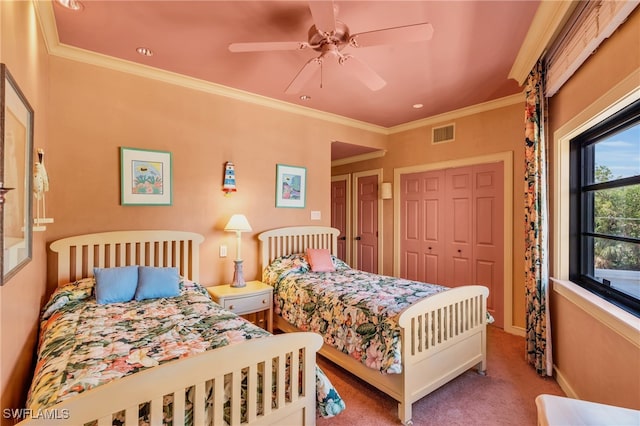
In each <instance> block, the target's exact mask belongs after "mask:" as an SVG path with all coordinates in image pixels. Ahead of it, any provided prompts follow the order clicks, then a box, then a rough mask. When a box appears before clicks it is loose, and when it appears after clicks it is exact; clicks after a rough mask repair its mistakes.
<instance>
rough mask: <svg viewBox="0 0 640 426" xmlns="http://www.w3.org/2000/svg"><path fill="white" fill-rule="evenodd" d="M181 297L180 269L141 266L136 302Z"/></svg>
mask: <svg viewBox="0 0 640 426" xmlns="http://www.w3.org/2000/svg"><path fill="white" fill-rule="evenodd" d="M179 295H180V275H179V274H178V268H174V267H154V266H140V267H139V268H138V288H137V289H136V292H135V297H134V298H135V299H136V300H145V299H158V298H160V297H176V296H179Z"/></svg>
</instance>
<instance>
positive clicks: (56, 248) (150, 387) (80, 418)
mask: <svg viewBox="0 0 640 426" xmlns="http://www.w3.org/2000/svg"><path fill="white" fill-rule="evenodd" d="M337 235H338V231H337V230H336V229H333V228H327V227H309V226H303V227H287V228H281V229H275V230H271V231H267V232H263V233H262V234H260V235H259V240H260V242H261V261H262V268H263V269H265V268H267V267H269V268H273V265H274V264H277V263H278V261H280V260H278V259H282V258H283V257H284V258H286V259H289V258H290V257H291V256H293V258H294V259H296V260H295V261H296V262H297V261H300V262H301V264H302V263H304V262H305V260H304V259H303V258H300V259H297V258H296V256H299V255H300V254H302V253H304V252H305V251H306V250H307V249H310V248H311V249H327V250H329V251H330V252H331V253H332V254H334V255H335V253H336V248H337ZM202 241H203V237H202V236H200V235H198V234H194V233H189V232H180V231H122V232H105V233H98V234H89V235H81V236H77V237H70V238H65V239H62V240H59V241H56V242H54V243H52V244H51V250H52V251H53V252H54V253H56V254H57V258H58V262H57V277H58V284H59V286H61V287H60V288H59V290H60V291H57V293H56V294H55V295H56V297H57V299H55V300H54V301H53V302H50V303H49V304H48V305H47V307H46V308H45V313H50V314H49V315H50V316H49V317H47V316H43V321H42V323H41V327H48V325H49V324H48V323H49V322H51V321H52V317H58V316H63V315H67V314H69V312H66V311H65V309H67V307H66V306H65V305H67V304H71V305H73V304H74V303H77V304H78V305H79V306H83V305H82V303H85V301H84V300H81V301H80V302H79V301H78V300H80V299H83V298H87V297H88V295H89V294H91V288H90V287H87V286H90V285H93V281H91V278H89V281H87V277H92V275H93V268H94V267H113V266H126V265H146V266H150V267H176V268H177V269H178V270H179V273H180V276H182V277H184V278H185V280H184V282H181V286H182V287H181V289H182V291H183V293H185V294H186V293H190V294H189V295H188V297H194V298H195V299H193V300H192V299H188V300H184V301H181V300H182V299H180V298H182V297H187V296H185V295H184V294H183V295H181V296H180V298H176V300H178V301H179V302H180V303H182V304H183V305H184V306H187V307H188V308H187V310H189V309H191V308H193V307H199V308H198V309H207V310H208V309H218V308H211V307H210V306H209V305H210V303H209V301H205V300H203V299H202V297H207V298H208V296H206V291H204V293H205V295H201V294H200V293H203V291H202V288H201V287H199V286H197V285H193V282H194V281H195V282H197V280H198V269H199V251H198V247H199V244H200V243H201V242H202ZM343 266H344V268H343ZM343 266H341V267H340V268H339V269H344V272H345V273H347V274H357V273H358V271H355V272H354V271H352V270H350V268H348V267H346V265H343ZM269 268H267V269H265V270H271V269H269ZM272 272H273V271H272ZM287 274H288V272H287ZM272 275H273V274H272ZM294 275H295V274H293V275H292V276H294ZM325 276H326V277H330V276H331V274H330V273H327V274H322V277H325ZM358 276H359V275H356V277H358ZM314 277H315V278H316V282H315V283H316V285H320V286H321V287H322V288H324V286H327V285H330V283H329V284H326V285H325V284H322V283H321V282H320V281H319V278H318V277H319V276H318V275H316V276H314ZM383 278H384V279H385V280H391V278H390V277H383ZM400 281H402V280H400ZM67 283H72V284H67ZM390 283H391V281H385V283H384V284H385V285H386V284H389V285H391V284H390ZM405 284H406V283H405ZM418 284H420V285H423V284H422V283H418ZM418 284H416V283H411V286H416V285H418ZM273 285H274V287H276V292H275V293H274V294H275V299H276V305H277V303H278V302H277V301H278V300H280V301H281V302H283V301H284V297H285V296H284V295H283V296H280V297H279V296H278V291H277V289H278V286H279V285H280V284H277V283H274V284H273ZM394 285H395V284H394ZM400 285H403V283H402V282H401V283H400ZM83 286H84V287H83ZM85 287H87V288H85ZM62 290H64V291H62ZM443 290H444V289H442V288H440V289H436V294H433V295H430V296H429V297H426V298H422V299H421V300H419V301H417V302H415V303H412V304H411V305H410V306H408V307H404V308H403V309H402V311H401V312H400V313H399V314H398V315H396V316H394V318H393V321H397V326H398V327H399V332H398V333H397V336H395V339H396V340H399V342H400V345H399V346H398V348H397V351H398V354H399V357H398V359H399V360H401V361H397V363H396V364H394V365H392V367H391V370H393V369H396V370H398V371H397V373H398V374H383V373H381V370H380V369H374V368H370V366H367V365H365V364H363V363H362V362H360V361H358V360H356V359H354V358H353V357H351V356H350V355H349V354H347V353H345V352H348V351H346V350H338V349H335V348H333V347H332V346H330V345H328V344H326V343H324V344H323V337H324V340H325V342H326V341H328V340H331V339H330V338H329V337H328V334H323V330H324V329H322V330H314V329H313V328H314V326H313V325H310V326H306V325H305V326H304V327H302V328H304V329H306V330H309V331H318V332H309V331H307V332H300V330H301V329H300V328H298V327H296V326H294V325H292V324H290V323H289V322H287V321H286V320H285V319H284V318H283V317H282V316H280V315H278V316H276V319H275V324H276V327H277V328H279V329H281V330H282V331H285V332H291V333H285V334H280V335H266V336H262V335H261V334H260V333H262V330H261V329H258V328H257V327H256V329H251V328H246V327H247V325H246V324H242V327H245V328H243V329H242V333H241V334H242V335H243V336H244V337H243V338H242V339H241V340H242V341H241V342H237V341H232V340H234V338H233V337H232V338H229V336H237V335H238V333H239V332H238V331H237V330H235V329H228V328H225V327H227V325H228V323H229V322H234V321H236V318H234V317H230V316H228V313H227V314H225V313H224V312H223V313H221V314H220V313H218V312H217V311H216V312H217V313H216V316H215V318H217V317H218V316H220V315H221V318H222V319H221V321H222V322H220V323H218V322H213V319H212V318H214V315H212V314H211V317H209V315H210V314H209V311H206V312H207V314H206V321H212V322H206V324H208V325H207V326H206V327H200V328H202V329H203V330H202V332H203V333H204V334H206V333H207V332H208V330H209V329H210V328H220V330H222V331H223V333H222V335H223V336H225V338H227V340H228V341H226V340H225V341H224V342H223V343H220V344H219V345H217V346H213V345H212V347H215V349H213V350H206V351H203V352H202V353H197V354H193V353H190V354H189V356H186V355H185V354H183V353H178V355H177V356H176V358H177V359H174V360H171V359H169V358H162V359H166V361H167V362H160V363H159V365H157V366H153V368H143V366H144V367H146V366H152V365H147V364H145V360H147V361H148V360H149V359H150V358H148V357H147V356H146V354H147V352H144V351H146V350H147V349H144V350H143V351H133V352H132V353H136V356H135V357H134V358H135V359H134V360H133V361H131V360H130V358H131V356H129V357H128V358H127V357H125V358H126V362H125V361H122V360H121V359H117V360H115V361H113V360H111V361H113V362H111V361H110V364H108V368H113V369H114V371H115V370H117V371H118V373H119V372H120V371H119V370H122V369H124V370H127V371H129V370H132V369H133V367H132V365H133V366H135V369H136V372H135V374H128V375H126V376H124V377H118V378H117V380H111V381H109V382H108V383H105V384H100V386H95V387H93V388H91V389H89V388H90V387H92V386H87V389H86V390H85V391H80V392H78V391H77V389H76V388H77V387H78V386H80V387H82V386H85V384H84V383H80V385H74V383H73V382H70V383H67V385H68V387H69V390H68V392H67V393H66V394H65V395H62V396H60V395H57V394H55V391H54V390H52V389H53V388H54V387H56V386H61V385H63V384H64V383H62V384H60V383H55V384H54V383H50V382H53V381H54V379H55V378H57V377H59V376H60V375H61V373H60V371H58V370H56V368H57V362H58V361H55V360H54V361H52V362H51V363H50V364H46V363H45V362H44V361H42V360H39V364H38V366H37V367H36V373H35V376H36V377H37V378H39V379H40V383H44V384H38V385H36V384H34V385H32V391H31V392H30V397H31V398H32V400H34V401H36V402H33V401H32V403H33V405H32V412H31V417H32V418H28V419H25V420H24V421H23V423H21V424H25V425H40V424H41V425H55V424H92V425H93V424H98V425H112V424H118V425H120V424H122V425H133V424H138V422H139V421H144V422H147V423H148V424H154V425H156V424H158V425H159V424H163V422H165V421H166V420H167V418H169V419H170V420H171V421H172V423H173V425H182V424H194V425H200V424H214V425H222V424H231V425H241V424H252V425H253V424H256V425H263V424H265V425H266V424H273V425H283V424H287V425H312V424H315V419H316V417H315V416H316V403H317V401H316V366H315V356H316V352H317V351H318V350H320V353H321V354H322V355H324V356H325V357H326V358H328V359H330V360H332V361H333V362H335V363H337V364H338V365H340V366H342V367H344V368H345V369H346V370H348V371H350V372H352V373H354V374H355V375H357V376H358V377H360V378H362V379H363V380H365V381H367V382H368V383H370V384H372V385H373V386H375V387H377V388H378V389H380V390H381V391H383V392H385V393H386V394H388V395H390V396H391V397H392V398H394V399H395V400H396V401H398V417H399V419H400V421H402V422H403V423H404V424H411V423H412V421H411V409H412V404H413V403H414V402H415V401H417V400H418V399H420V398H422V397H424V396H425V395H427V394H429V393H430V392H432V391H433V390H435V389H437V388H438V387H440V386H442V385H443V384H445V383H447V382H448V381H450V380H451V379H453V378H455V377H457V376H458V375H460V374H462V373H463V372H465V371H466V370H468V369H470V368H472V367H477V368H478V371H479V372H481V373H483V372H484V371H485V369H486V318H487V317H486V299H487V296H488V290H487V288H486V287H481V286H473V285H472V286H465V287H458V288H453V289H448V290H446V291H443ZM295 291H298V290H295ZM83 292H84V293H83ZM85 293H86V294H85ZM191 293H193V294H191ZM158 300H160V301H156V300H151V301H149V300H147V301H144V300H143V301H142V302H139V303H141V304H142V305H141V306H137V305H134V307H133V309H134V310H135V309H137V312H138V313H139V314H140V313H142V314H141V315H138V316H141V317H145V314H149V315H147V316H149V317H154V316H155V315H161V314H157V312H160V309H161V307H157V306H156V305H155V304H156V303H160V304H163V303H165V302H164V301H163V299H158ZM81 302H82V303H81ZM362 302H363V303H364V302H366V301H362ZM91 303H93V305H95V304H96V303H95V300H94V301H93V302H89V305H91ZM131 303H133V302H131ZM211 303H212V302H211ZM213 305H215V304H213ZM74 306H75V305H74ZM118 306H119V305H118ZM305 306H309V305H305ZM313 306H314V309H315V306H316V305H313ZM72 307H73V306H72ZM116 308H117V306H116ZM162 308H163V307H162ZM57 309H59V310H60V311H59V312H58V311H57ZM127 309H129V305H127ZM156 309H158V311H156ZM163 309H164V308H163ZM170 309H177V308H174V307H173V306H172V307H171V308H170ZM193 309H195V308H193ZM348 309H351V308H348ZM276 311H277V312H279V311H280V310H279V306H276ZM70 312H71V310H70ZM82 312H85V311H82ZM98 312H100V311H98ZM349 312H351V311H349ZM353 312H355V311H353ZM191 314H193V313H191ZM191 314H185V315H186V316H185V317H184V318H185V319H184V320H183V321H187V322H189V321H191V322H194V323H195V324H196V325H197V324H199V322H198V321H199V318H198V317H197V316H189V315H191ZM76 315H77V314H76ZM79 315H80V316H82V315H85V314H84V313H82V314H79ZM87 315H89V314H87ZM97 315H98V316H99V315H100V314H97ZM111 315H112V314H109V315H108V316H111ZM118 315H120V314H117V315H116V316H118ZM122 315H124V314H122ZM194 315H195V314H194ZM225 315H226V316H225ZM327 315H329V314H327V313H325V317H326V316H327ZM354 315H356V314H355V313H354ZM82 320H83V318H79V319H78V318H76V320H75V321H78V324H79V325H78V330H79V331H78V333H79V334H82V329H81V325H82ZM216 321H217V319H216ZM385 321H386V320H385ZM236 322H237V321H236ZM326 323H328V322H326ZM127 324H128V323H127ZM325 325H326V324H325ZM367 325H370V324H367ZM127 326H128V325H127ZM162 326H164V325H163V324H160V325H158V324H155V323H154V324H153V325H149V326H148V325H147V323H143V324H142V325H141V326H140V327H142V328H144V327H149V328H150V329H152V328H154V327H155V328H158V327H162ZM74 327H75V326H74ZM132 327H133V326H132ZM176 327H177V328H178V329H180V330H178V331H176V330H177V329H176ZM62 328H64V327H62ZM67 328H68V327H67ZM196 328H197V327H196ZM362 329H367V327H362ZM362 329H358V332H359V333H360V334H363V333H364V332H362ZM368 330H369V331H367V333H369V334H368V338H370V337H372V336H373V335H375V334H376V333H378V331H373V330H372V328H371V327H369V328H368ZM129 331H130V330H129ZM163 333H165V334H163V335H162V336H163V338H165V337H166V335H167V333H173V334H175V335H178V334H180V333H184V332H183V331H182V326H181V325H180V324H178V325H175V324H173V325H170V326H168V328H167V329H166V330H163ZM176 333H177V334H176ZM319 333H320V334H319ZM385 333H386V331H385ZM50 334H51V333H50ZM52 334H54V335H55V334H56V331H55V330H54V331H53V332H52ZM265 334H266V332H265ZM379 334H380V333H379ZM381 334H384V333H381ZM216 336H217V335H216ZM212 338H213V339H214V340H215V339H217V338H218V337H215V336H214V337H212ZM245 338H246V339H249V340H246V341H245V340H244V339H245ZM41 339H42V338H41ZM118 339H120V338H118ZM94 340H95V338H94V339H93V340H91V339H89V345H91V344H92V343H91V342H93V341H94ZM121 340H122V339H120V340H118V342H120V341H121ZM165 340H166V339H165ZM235 340H237V339H235ZM53 341H54V343H49V344H48V345H50V346H53V347H54V348H55V351H57V352H64V350H63V349H61V348H63V347H64V345H63V344H60V343H59V342H57V341H56V340H55V339H53ZM195 341H198V342H201V341H202V339H201V338H200V337H197V338H196V340H195ZM118 342H114V343H118ZM124 343H125V344H130V345H134V344H135V342H134V341H132V342H128V341H125V342H124ZM84 344H86V343H84ZM183 344H184V342H183ZM187 344H188V345H189V344H191V343H190V342H189V341H187ZM55 345H58V346H55ZM167 345H169V346H171V347H172V348H173V342H169V343H167V342H166V341H165V342H164V343H163V346H162V348H161V349H158V348H154V349H150V350H151V351H160V352H162V350H164V349H166V346H167ZM40 346H45V352H46V351H47V349H46V347H47V344H43V342H42V340H41V342H40ZM76 349H77V348H76ZM129 349H130V348H129ZM129 349H127V350H129ZM40 350H42V347H41V348H40ZM354 351H355V352H357V351H358V349H354ZM49 352H51V350H49ZM149 353H151V352H149ZM398 354H396V355H398ZM367 355H370V353H368V352H367ZM70 356H72V355H70ZM110 356H111V355H109V356H107V357H106V358H109V357H110ZM106 358H105V359H106ZM112 358H113V357H112ZM116 358H117V357H116ZM369 358H371V357H369ZM109 359H110V358H109ZM72 361H73V360H72ZM85 361H86V360H85ZM85 361H83V362H85ZM89 361H91V360H89ZM94 361H95V360H94ZM141 364H142V365H141ZM80 365H82V366H84V364H80ZM398 367H399V368H398ZM90 368H98V367H95V366H94V365H91V364H87V366H85V369H90ZM100 368H106V367H104V366H102V367H100ZM138 369H139V370H140V371H137V370H138ZM391 370H390V371H391ZM391 372H393V371H391ZM75 374H76V373H68V374H67V377H66V379H65V380H66V381H72V380H73V379H74V378H75ZM56 380H57V379H56ZM38 386H40V388H38ZM268 389H271V391H272V392H268V391H267V390H268ZM338 391H339V390H338ZM43 401H44V402H43ZM47 401H48V402H47ZM143 411H144V419H143Z"/></svg>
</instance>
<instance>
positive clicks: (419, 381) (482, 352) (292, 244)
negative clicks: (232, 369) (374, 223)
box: [258, 226, 489, 424]
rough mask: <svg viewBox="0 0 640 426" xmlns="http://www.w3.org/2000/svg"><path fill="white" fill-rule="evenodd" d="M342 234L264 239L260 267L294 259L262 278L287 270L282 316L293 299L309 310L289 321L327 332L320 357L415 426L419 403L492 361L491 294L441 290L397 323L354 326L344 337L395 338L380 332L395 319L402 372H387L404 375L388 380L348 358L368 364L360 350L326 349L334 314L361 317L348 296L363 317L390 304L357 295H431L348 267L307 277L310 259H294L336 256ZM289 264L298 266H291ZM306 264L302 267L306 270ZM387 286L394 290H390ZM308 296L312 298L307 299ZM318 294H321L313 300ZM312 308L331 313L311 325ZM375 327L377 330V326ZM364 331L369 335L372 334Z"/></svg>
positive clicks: (283, 324) (285, 325) (286, 231)
mask: <svg viewBox="0 0 640 426" xmlns="http://www.w3.org/2000/svg"><path fill="white" fill-rule="evenodd" d="M338 234H339V231H338V230H337V229H334V228H327V227H315V226H302V227H287V228H281V229H274V230H271V231H267V232H263V233H261V234H260V235H259V236H258V238H259V240H260V243H261V260H262V268H263V269H265V268H267V267H268V266H269V265H273V263H275V262H274V261H276V260H277V259H279V258H282V257H283V256H284V257H285V258H287V256H288V258H287V260H288V262H289V264H288V266H287V267H286V268H275V269H277V271H275V272H274V271H272V270H267V273H266V274H265V275H266V277H265V278H263V280H271V279H272V278H273V277H272V275H278V274H280V273H281V272H282V271H283V270H284V269H287V268H289V269H288V270H286V271H285V272H283V273H282V275H286V276H285V277H284V278H280V277H278V278H277V279H276V280H274V282H275V283H276V284H275V286H276V291H275V292H274V300H275V304H276V306H275V309H276V312H278V311H282V312H284V311H285V310H284V309H280V308H281V307H283V306H286V305H287V304H288V302H287V300H285V298H287V297H290V296H293V299H292V300H293V301H292V303H289V305H291V306H294V307H295V306H303V308H302V309H299V310H298V311H294V312H292V313H291V312H290V313H289V317H290V318H295V319H296V320H297V321H298V324H300V325H301V326H302V327H303V328H304V330H309V331H318V332H319V333H321V334H323V337H324V338H325V344H323V346H322V349H320V351H319V353H320V354H321V355H323V356H325V357H326V358H328V359H330V360H331V361H333V362H335V363H336V364H338V365H340V366H342V367H344V368H345V370H347V371H350V372H352V373H353V374H355V375H356V376H358V377H360V378H361V379H363V380H365V381H366V382H368V383H370V384H371V385H373V386H375V387H376V388H378V389H380V390H381V391H383V392H385V393H386V394H388V395H389V396H391V397H392V398H394V399H395V400H396V401H398V417H399V418H400V420H401V421H402V422H403V423H404V424H410V423H411V422H412V421H411V408H412V404H413V403H414V402H415V401H417V400H419V399H420V398H422V397H424V396H425V395H427V394H429V393H430V392H432V391H434V390H435V389H437V388H438V387H440V386H442V385H443V384H445V383H447V382H448V381H450V380H451V379H453V378H455V377H457V376H458V375H460V374H462V373H463V372H465V371H467V370H468V369H470V368H472V367H474V366H475V367H477V369H478V371H479V372H480V373H481V374H484V372H485V370H486V362H487V357H486V321H487V309H486V300H487V297H488V294H489V291H488V289H487V288H486V287H483V286H476V285H469V286H463V287H456V288H452V289H448V290H446V291H442V290H443V289H442V288H440V289H436V290H435V291H438V293H437V294H433V295H430V296H429V297H425V298H422V299H421V300H419V301H417V302H416V303H413V304H410V306H409V307H402V306H401V308H402V310H401V311H400V312H399V313H398V315H396V316H395V317H392V318H390V319H389V318H387V319H383V318H382V317H381V316H379V315H374V320H367V319H365V318H363V319H362V320H361V321H360V324H361V327H358V328H356V327H355V325H357V324H354V325H353V326H352V328H351V330H348V331H347V332H346V333H349V332H351V331H353V336H356V335H357V334H360V335H365V337H366V339H369V336H370V335H372V334H376V333H377V334H382V335H384V334H388V333H390V332H389V331H388V328H386V326H385V327H383V326H380V324H381V323H382V322H383V321H384V322H389V321H396V320H397V324H398V325H399V331H398V338H399V341H400V345H399V346H400V348H399V349H398V351H399V352H400V356H399V358H398V359H400V360H401V361H400V362H401V366H400V367H401V368H398V366H397V365H393V363H392V362H391V365H390V368H389V370H387V373H388V372H394V371H397V370H401V371H400V373H399V374H383V373H381V372H380V369H373V368H369V367H368V366H366V365H365V364H363V363H362V362H361V361H359V360H357V359H355V358H354V357H352V356H349V355H348V354H347V352H355V353H356V355H357V357H358V358H360V357H362V358H364V356H366V355H368V354H369V352H365V351H364V350H362V351H358V350H357V349H354V348H353V347H350V345H349V344H348V343H347V344H345V346H344V347H342V350H337V349H336V348H335V347H333V346H332V345H329V344H327V343H326V342H327V341H331V342H333V341H334V338H333V336H332V335H330V334H329V333H325V330H330V329H332V327H333V328H337V327H334V326H335V324H331V318H332V317H335V316H336V315H340V314H336V312H346V311H348V312H350V313H353V315H351V314H349V315H347V316H344V317H342V318H340V321H342V322H350V321H351V320H352V318H355V317H356V316H360V315H361V313H362V310H356V309H354V308H353V305H351V304H346V303H344V304H343V303H342V302H343V300H345V299H347V298H351V299H353V300H354V301H355V304H356V305H359V306H362V305H367V306H366V307H365V308H364V310H365V311H366V310H368V311H377V310H379V309H381V307H385V309H386V306H382V304H380V303H378V302H377V301H376V302H372V301H371V300H366V301H365V300H363V299H362V297H360V296H359V295H358V293H360V294H363V292H369V294H368V296H371V297H370V298H369V299H377V298H379V297H385V298H388V297H390V298H393V297H394V293H393V292H394V291H395V298H396V299H397V300H401V301H403V302H406V300H404V298H406V296H404V295H400V296H399V295H398V294H405V293H406V291H405V289H407V288H408V287H415V288H416V289H417V290H416V291H417V293H416V294H423V295H424V294H426V293H427V292H430V291H432V290H430V289H429V286H425V285H424V284H422V283H414V282H409V281H406V280H397V279H395V278H391V277H383V276H377V275H374V274H365V273H361V272H360V271H353V270H350V269H349V268H345V267H344V266H342V268H340V267H338V271H336V272H329V273H314V272H309V271H307V270H306V266H304V259H299V258H296V254H300V253H305V251H306V250H307V249H326V250H329V251H330V253H332V254H333V255H336V252H337V236H338ZM291 264H293V265H294V266H293V267H291V266H290V265H291ZM300 264H303V266H302V267H300ZM340 269H342V271H341V270H340ZM272 272H273V273H272ZM347 280H350V282H349V284H348V285H347V284H344V283H345V282H346V281H347ZM304 282H309V286H308V287H299V286H298V285H299V284H300V283H304ZM358 282H364V283H367V284H365V285H364V286H361V287H358V290H357V291H355V292H354V293H349V291H350V290H345V288H348V287H349V286H351V285H355V286H357V285H358ZM336 283H338V284H336ZM272 284H273V283H272ZM285 285H287V286H289V287H287V288H288V290H286V289H284V287H285ZM278 286H280V287H283V290H279V289H278ZM387 286H389V287H392V286H395V287H393V290H389V289H388V287H387ZM425 287H427V288H425ZM432 287H433V286H432ZM435 287H438V286H435ZM372 288H373V289H374V290H373V291H372V290H371V289H372ZM311 289H312V290H311ZM334 291H337V292H338V293H337V295H334V296H330V294H331V292H334ZM285 293H286V294H285ZM309 294H312V295H314V296H308V295H309ZM315 294H319V296H318V297H315ZM381 295H384V296H381ZM332 297H333V299H332ZM278 303H280V306H278ZM405 304H406V303H405ZM306 306H310V308H309V309H308V310H309V311H312V310H313V311H314V312H317V311H318V310H321V309H323V308H324V309H325V310H326V311H325V312H324V313H322V312H320V313H319V315H318V316H316V317H315V318H314V319H311V315H307V313H306V312H305V307H306ZM388 306H390V307H393V304H392V303H388ZM403 306H404V305H403ZM301 317H302V318H303V319H301ZM354 322H355V319H354ZM371 323H375V324H377V326H376V327H374V326H372V325H371ZM275 324H276V327H277V328H280V329H282V330H284V331H291V332H293V331H300V328H297V327H296V326H295V325H292V324H291V323H290V322H289V321H287V320H285V319H284V318H283V317H282V316H281V315H278V316H276V318H275ZM341 332H342V333H343V334H345V333H344V331H338V333H341ZM366 333H369V334H368V335H366ZM387 337H388V336H387ZM335 340H337V339H335ZM354 340H356V339H354ZM389 340H391V339H388V338H387V342H384V343H383V345H387V343H388V341H389ZM372 350H374V348H373V346H371V345H370V346H369V349H368V351H372ZM373 358H375V360H374V362H371V363H370V364H375V365H376V366H377V365H378V361H379V359H380V357H379V352H376V353H375V354H374V356H373Z"/></svg>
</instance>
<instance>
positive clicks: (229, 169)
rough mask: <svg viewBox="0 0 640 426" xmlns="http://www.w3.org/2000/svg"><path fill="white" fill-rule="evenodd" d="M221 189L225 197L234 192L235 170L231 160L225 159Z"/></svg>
mask: <svg viewBox="0 0 640 426" xmlns="http://www.w3.org/2000/svg"><path fill="white" fill-rule="evenodd" d="M222 191H223V192H224V196H225V197H230V196H231V194H232V193H233V192H236V171H235V169H234V166H233V163H232V162H231V161H227V162H226V164H225V165H224V182H223V183H222Z"/></svg>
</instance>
